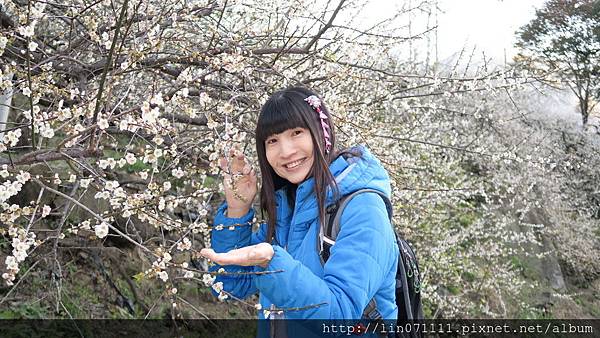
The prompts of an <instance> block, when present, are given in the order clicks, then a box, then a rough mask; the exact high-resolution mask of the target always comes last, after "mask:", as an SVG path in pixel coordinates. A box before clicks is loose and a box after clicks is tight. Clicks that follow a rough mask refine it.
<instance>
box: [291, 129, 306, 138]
mask: <svg viewBox="0 0 600 338" xmlns="http://www.w3.org/2000/svg"><path fill="white" fill-rule="evenodd" d="M302 133H304V130H302V129H296V130H294V131H292V136H298V135H300V134H302Z"/></svg>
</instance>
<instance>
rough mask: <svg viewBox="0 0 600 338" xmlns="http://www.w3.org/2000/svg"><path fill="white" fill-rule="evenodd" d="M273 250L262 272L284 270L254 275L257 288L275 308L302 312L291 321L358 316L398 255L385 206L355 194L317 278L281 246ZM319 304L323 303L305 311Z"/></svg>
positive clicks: (378, 200) (369, 195)
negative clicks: (270, 258) (294, 309)
mask: <svg viewBox="0 0 600 338" xmlns="http://www.w3.org/2000/svg"><path fill="white" fill-rule="evenodd" d="M315 246H316V243H315ZM274 251H275V255H274V256H273V258H272V260H271V262H270V263H269V265H268V266H267V269H268V270H283V272H281V273H273V274H265V275H259V276H256V277H255V279H256V286H257V288H258V289H259V290H260V291H261V293H263V294H264V295H265V296H266V297H267V298H268V299H270V300H271V301H272V302H273V303H274V304H275V305H276V306H278V307H280V308H305V310H302V311H288V312H287V313H286V318H291V319H294V318H301V319H313V318H314V319H359V318H361V315H362V312H363V310H364V308H365V307H366V305H367V304H368V302H369V300H370V299H371V298H372V297H373V296H374V295H375V293H376V292H377V290H378V289H379V288H380V287H381V285H382V283H383V282H384V279H385V278H386V276H387V277H388V278H389V276H390V269H391V268H392V267H393V268H395V264H396V263H397V257H398V248H397V245H396V244H395V241H394V234H393V230H392V227H391V225H390V222H389V219H388V215H387V211H386V208H385V204H384V202H383V200H382V199H381V197H379V196H378V195H376V194H374V193H365V194H360V195H357V196H355V197H354V198H353V199H352V200H351V201H350V202H349V203H348V204H347V206H346V209H345V210H344V212H343V214H342V218H341V230H340V233H339V234H338V238H337V241H336V243H335V245H333V247H332V248H331V256H330V257H329V259H328V261H327V263H326V264H325V266H324V272H323V277H322V278H321V277H319V276H317V275H315V274H314V273H313V272H312V271H311V270H310V269H309V268H308V267H306V266H305V265H303V264H302V263H301V262H299V261H297V260H295V259H294V258H292V257H291V256H290V255H289V254H288V253H287V252H286V251H285V250H284V249H283V248H281V247H279V246H274ZM257 269H260V268H257ZM320 303H326V304H325V305H321V306H318V307H312V308H310V305H315V304H320Z"/></svg>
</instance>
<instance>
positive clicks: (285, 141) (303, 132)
mask: <svg viewBox="0 0 600 338" xmlns="http://www.w3.org/2000/svg"><path fill="white" fill-rule="evenodd" d="M265 150H266V154H267V162H269V164H270V165H271V167H272V168H273V170H275V172H276V173H277V175H279V176H280V177H281V178H284V179H286V180H288V181H289V182H291V183H293V184H298V183H300V182H302V181H304V180H305V179H306V177H307V176H308V173H309V172H310V169H311V168H312V165H313V162H314V156H313V142H312V137H311V136H310V131H309V130H308V129H305V128H293V129H288V130H286V131H284V132H282V133H280V134H274V135H271V136H269V137H267V139H266V140H265Z"/></svg>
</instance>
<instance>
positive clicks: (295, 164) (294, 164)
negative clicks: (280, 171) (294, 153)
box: [285, 159, 304, 169]
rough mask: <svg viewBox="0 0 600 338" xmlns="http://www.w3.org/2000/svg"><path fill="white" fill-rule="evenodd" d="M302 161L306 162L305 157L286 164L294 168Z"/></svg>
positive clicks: (287, 166) (289, 167)
mask: <svg viewBox="0 0 600 338" xmlns="http://www.w3.org/2000/svg"><path fill="white" fill-rule="evenodd" d="M302 162H304V159H301V160H298V161H296V162H292V163H288V164H286V165H285V167H286V168H288V169H293V168H295V167H297V166H299V165H300V163H302Z"/></svg>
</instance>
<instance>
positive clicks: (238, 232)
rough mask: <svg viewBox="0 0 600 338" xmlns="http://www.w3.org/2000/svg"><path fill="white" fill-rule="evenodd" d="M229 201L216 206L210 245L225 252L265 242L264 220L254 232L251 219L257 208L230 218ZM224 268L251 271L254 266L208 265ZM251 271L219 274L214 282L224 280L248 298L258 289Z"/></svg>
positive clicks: (226, 286) (225, 286) (213, 268)
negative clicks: (228, 214) (238, 216)
mask: <svg viewBox="0 0 600 338" xmlns="http://www.w3.org/2000/svg"><path fill="white" fill-rule="evenodd" d="M226 211H227V203H226V202H224V203H223V204H221V206H220V207H219V209H218V210H217V214H216V216H215V219H214V224H213V225H214V226H213V230H212V236H211V241H210V242H211V247H212V249H213V250H215V252H218V253H222V252H227V251H229V250H233V249H237V248H242V247H245V246H249V245H254V244H258V243H260V242H264V240H265V233H266V226H265V225H264V224H263V225H261V226H260V228H259V230H258V231H256V232H254V233H253V232H252V223H253V221H252V220H253V219H254V210H253V209H250V211H248V213H247V214H246V215H244V216H242V217H240V218H229V217H227V216H226ZM220 268H223V269H224V270H225V271H226V272H251V271H252V270H253V267H251V266H240V265H227V266H221V265H218V264H214V265H213V266H211V267H210V268H209V271H212V272H214V271H217V270H219V269H220ZM253 279H254V278H253V276H252V275H251V274H247V275H244V274H231V275H217V277H216V279H215V282H216V283H218V282H222V283H223V290H225V291H226V292H228V293H231V294H232V295H233V296H234V297H236V298H239V299H244V298H247V297H248V296H250V295H252V294H255V293H256V292H257V291H258V290H257V289H256V286H255V285H254V283H253ZM212 291H213V293H214V294H215V295H218V293H217V292H215V290H212Z"/></svg>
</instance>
